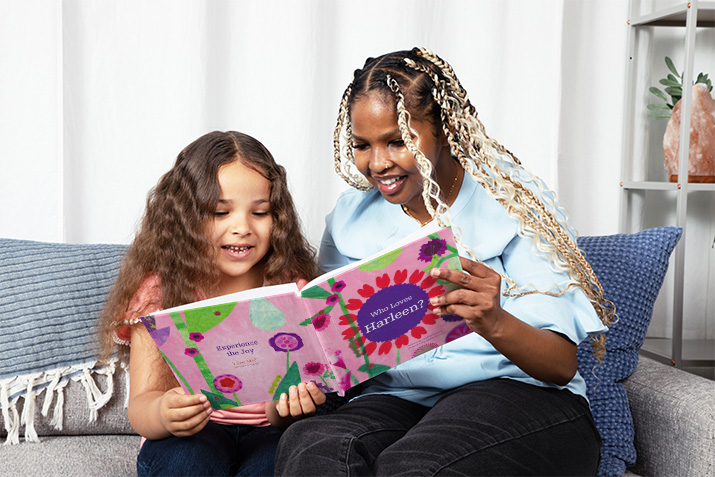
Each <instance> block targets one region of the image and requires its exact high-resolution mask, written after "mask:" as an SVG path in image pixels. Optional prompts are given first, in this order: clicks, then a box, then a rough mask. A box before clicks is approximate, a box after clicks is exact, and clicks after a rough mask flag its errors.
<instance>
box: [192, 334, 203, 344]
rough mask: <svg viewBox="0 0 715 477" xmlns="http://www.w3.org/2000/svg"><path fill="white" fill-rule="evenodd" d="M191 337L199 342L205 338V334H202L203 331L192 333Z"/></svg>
mask: <svg viewBox="0 0 715 477" xmlns="http://www.w3.org/2000/svg"><path fill="white" fill-rule="evenodd" d="M189 339H190V340H191V341H193V342H195V343H198V342H199V341H201V340H203V339H204V335H202V334H201V333H190V334H189Z"/></svg>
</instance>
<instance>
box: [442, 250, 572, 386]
mask: <svg viewBox="0 0 715 477" xmlns="http://www.w3.org/2000/svg"><path fill="white" fill-rule="evenodd" d="M460 260H461V262H462V268H463V270H464V272H460V271H457V270H448V269H443V268H435V269H432V271H431V275H432V276H433V277H434V278H438V279H440V280H446V281H448V282H451V283H454V284H456V285H459V286H461V287H462V288H460V289H458V290H454V291H451V292H449V293H446V294H444V295H441V296H437V297H434V298H432V299H430V304H431V305H432V306H434V307H435V308H434V313H435V314H437V315H450V314H454V315H459V316H461V317H462V318H464V321H465V322H466V323H467V325H468V326H469V328H470V329H471V330H472V331H474V332H476V333H478V334H479V335H481V336H482V337H483V338H484V339H486V340H487V341H489V343H491V345H492V346H494V348H495V349H496V350H497V351H499V352H500V353H501V354H503V355H504V356H505V357H506V358H507V359H509V360H510V361H511V362H512V363H514V364H515V365H516V366H518V367H519V368H521V370H522V371H524V372H525V373H527V374H528V375H529V376H531V377H533V378H535V379H538V380H540V381H546V382H551V383H555V384H558V385H560V386H565V385H566V384H568V383H569V381H571V379H573V377H574V375H575V374H576V371H577V369H578V362H577V360H576V345H575V344H574V343H573V342H572V341H570V340H569V339H567V338H566V337H564V336H562V335H560V334H558V333H555V332H553V331H550V330H547V329H541V328H535V327H533V326H531V325H530V324H528V323H526V322H524V321H521V320H520V319H518V318H516V317H515V316H514V315H512V314H511V313H509V312H507V311H505V310H504V309H502V307H501V276H499V274H498V273H497V272H495V271H494V270H492V269H491V268H489V267H487V266H486V265H484V264H482V263H477V262H475V261H473V260H469V259H466V258H460Z"/></svg>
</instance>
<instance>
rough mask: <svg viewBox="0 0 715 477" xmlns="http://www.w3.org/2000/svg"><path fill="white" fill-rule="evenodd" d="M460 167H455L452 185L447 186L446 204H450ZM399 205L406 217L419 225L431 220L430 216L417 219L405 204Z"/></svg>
mask: <svg viewBox="0 0 715 477" xmlns="http://www.w3.org/2000/svg"><path fill="white" fill-rule="evenodd" d="M460 169H461V167H458V168H457V173H456V174H455V175H454V180H453V181H452V186H451V187H450V188H449V192H447V197H446V198H445V202H446V203H447V205H450V204H449V199H450V198H451V197H452V191H454V186H456V185H457V181H458V180H459V170H460ZM400 207H402V211H403V212H404V213H405V214H407V216H408V217H410V218H411V219H414V220H416V221H417V222H419V223H420V226H424V225H426V224H428V223H429V222H430V221H431V220H432V217H430V218H429V219H427V220H425V221H424V222H423V221H421V220H420V219H418V218H417V217H415V216H414V215H412V213H411V212H410V209H408V208H407V206H406V205H405V204H400Z"/></svg>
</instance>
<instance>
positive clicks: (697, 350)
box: [641, 338, 715, 367]
mask: <svg viewBox="0 0 715 477" xmlns="http://www.w3.org/2000/svg"><path fill="white" fill-rule="evenodd" d="M672 352H673V340H672V339H669V338H646V339H645V341H644V343H643V347H642V348H641V354H643V355H644V356H648V357H649V358H653V359H655V360H657V361H660V362H663V363H667V364H672V362H671V361H672V360H671V357H670V356H671V355H672ZM682 366H683V367H688V366H693V367H695V366H715V340H706V339H699V340H695V339H693V340H683V361H682Z"/></svg>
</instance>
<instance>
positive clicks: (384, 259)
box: [358, 248, 402, 272]
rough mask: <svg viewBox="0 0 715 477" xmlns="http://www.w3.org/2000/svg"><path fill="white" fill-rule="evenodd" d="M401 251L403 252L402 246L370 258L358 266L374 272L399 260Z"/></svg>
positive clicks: (363, 269) (365, 270)
mask: <svg viewBox="0 0 715 477" xmlns="http://www.w3.org/2000/svg"><path fill="white" fill-rule="evenodd" d="M400 253H402V248H398V249H397V250H393V251H392V252H388V253H386V254H385V255H380V256H379V257H377V258H375V259H373V260H370V261H369V262H367V263H363V264H362V265H360V266H358V268H359V269H360V270H362V271H363V272H374V271H376V270H382V269H383V268H385V267H386V266H388V265H390V264H391V263H392V262H394V261H395V260H397V257H399V256H400Z"/></svg>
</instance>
